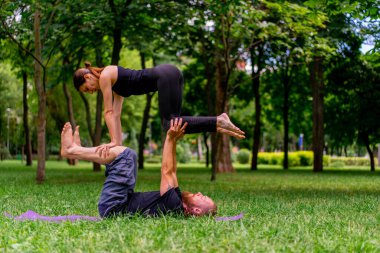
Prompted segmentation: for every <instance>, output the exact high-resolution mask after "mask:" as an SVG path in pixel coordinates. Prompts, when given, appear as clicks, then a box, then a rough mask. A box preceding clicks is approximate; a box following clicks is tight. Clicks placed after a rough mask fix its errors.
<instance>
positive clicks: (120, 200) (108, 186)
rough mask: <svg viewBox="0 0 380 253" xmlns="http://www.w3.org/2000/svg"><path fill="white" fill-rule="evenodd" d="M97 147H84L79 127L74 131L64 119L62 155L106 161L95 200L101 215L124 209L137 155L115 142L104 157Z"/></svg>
mask: <svg viewBox="0 0 380 253" xmlns="http://www.w3.org/2000/svg"><path fill="white" fill-rule="evenodd" d="M95 149H96V147H92V148H85V147H82V146H81V144H80V136H79V127H77V128H76V131H75V133H74V135H73V133H72V128H71V125H70V123H66V124H65V126H64V127H63V129H62V134H61V154H62V156H63V157H68V158H74V159H82V160H87V161H92V162H97V163H101V164H106V171H105V174H106V180H105V182H104V184H103V189H102V192H101V194H100V199H99V203H98V209H99V214H100V216H101V217H109V216H112V215H117V214H119V213H123V212H124V209H125V206H126V203H127V202H128V196H129V194H130V193H132V192H133V189H134V188H135V184H136V178H137V155H136V152H135V151H133V150H132V149H129V148H126V147H122V146H117V147H113V148H111V149H110V152H109V153H110V155H109V157H107V158H103V157H99V155H98V154H97V153H95Z"/></svg>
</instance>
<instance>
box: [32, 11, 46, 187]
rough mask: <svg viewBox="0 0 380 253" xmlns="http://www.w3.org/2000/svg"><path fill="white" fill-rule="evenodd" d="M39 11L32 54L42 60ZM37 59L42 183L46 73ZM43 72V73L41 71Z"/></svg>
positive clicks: (41, 177)
mask: <svg viewBox="0 0 380 253" xmlns="http://www.w3.org/2000/svg"><path fill="white" fill-rule="evenodd" d="M37 5H38V4H37ZM40 23H41V11H40V9H39V6H37V8H36V12H35V14H34V55H35V57H36V59H38V60H39V61H40V62H42V53H41V51H42V45H41V38H40V28H41V24H40ZM42 68H43V66H41V65H40V64H39V63H38V62H37V61H35V63H34V83H35V86H36V90H37V94H38V127H37V131H38V133H37V136H38V148H37V154H38V160H37V161H38V162H37V176H36V181H37V183H42V182H43V181H44V180H45V162H46V161H45V160H46V153H45V151H46V142H45V141H46V140H45V137H46V132H45V127H46V115H45V109H46V94H45V78H46V73H45V70H43V69H42ZM42 72H43V73H42Z"/></svg>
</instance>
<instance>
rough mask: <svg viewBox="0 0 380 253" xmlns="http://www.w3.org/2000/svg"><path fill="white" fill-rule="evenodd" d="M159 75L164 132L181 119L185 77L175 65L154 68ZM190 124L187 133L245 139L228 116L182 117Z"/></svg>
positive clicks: (159, 95)
mask: <svg viewBox="0 0 380 253" xmlns="http://www.w3.org/2000/svg"><path fill="white" fill-rule="evenodd" d="M154 71H155V74H156V75H157V78H158V79H157V86H158V103H159V108H160V114H161V122H162V126H163V129H164V131H165V132H166V131H167V130H168V129H169V127H170V120H171V119H172V118H174V117H179V116H180V114H181V107H182V93H183V76H182V73H181V71H180V70H179V69H178V68H177V67H175V66H173V65H168V64H164V65H159V66H157V67H155V68H154ZM180 117H181V118H182V119H183V120H184V122H187V123H188V126H187V127H186V133H201V132H216V131H217V132H220V133H224V134H228V135H231V136H234V137H237V138H244V132H243V131H241V130H240V129H239V128H238V127H236V126H235V125H234V124H232V122H231V121H230V119H229V117H228V115H227V114H225V113H223V114H221V115H219V116H218V117H216V116H208V117H204V116H196V117H195V116H180Z"/></svg>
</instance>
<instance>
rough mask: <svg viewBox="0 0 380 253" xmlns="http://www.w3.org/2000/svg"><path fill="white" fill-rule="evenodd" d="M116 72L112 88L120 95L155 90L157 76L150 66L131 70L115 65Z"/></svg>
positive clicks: (126, 95)
mask: <svg viewBox="0 0 380 253" xmlns="http://www.w3.org/2000/svg"><path fill="white" fill-rule="evenodd" d="M117 73H118V76H117V80H116V82H115V84H114V85H113V86H112V90H113V91H114V92H115V93H116V94H118V95H120V96H122V97H129V96H131V95H141V94H146V93H149V92H154V91H157V77H156V75H155V73H154V71H153V69H152V68H149V69H142V70H133V69H126V68H123V67H120V66H117Z"/></svg>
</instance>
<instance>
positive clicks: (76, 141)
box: [73, 126, 82, 147]
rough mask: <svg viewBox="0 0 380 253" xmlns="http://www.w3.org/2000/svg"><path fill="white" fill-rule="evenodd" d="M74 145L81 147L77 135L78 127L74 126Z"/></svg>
mask: <svg viewBox="0 0 380 253" xmlns="http://www.w3.org/2000/svg"><path fill="white" fill-rule="evenodd" d="M73 139H74V143H75V144H76V145H78V146H79V147H82V144H81V141H80V135H79V126H76V128H75V132H74V135H73Z"/></svg>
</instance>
